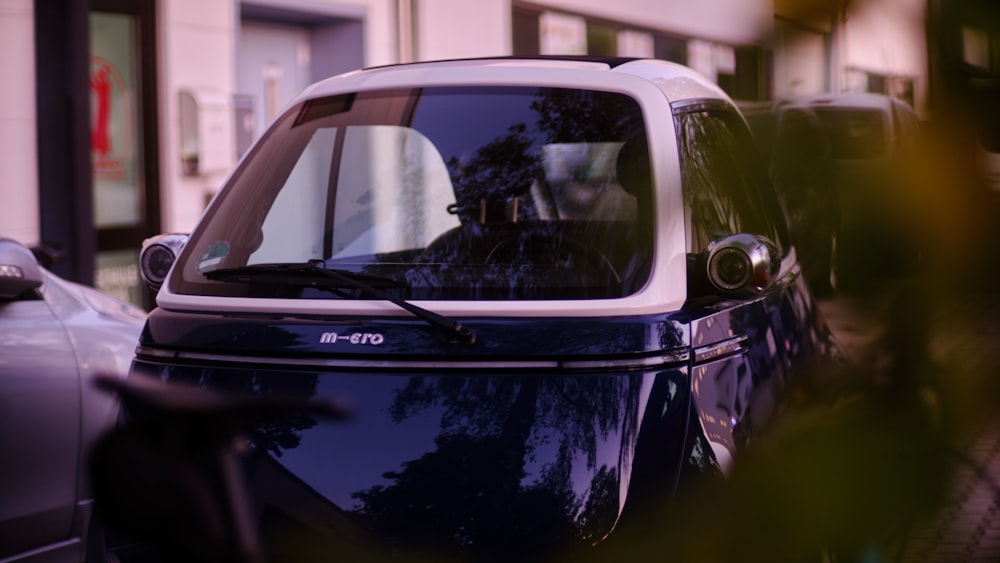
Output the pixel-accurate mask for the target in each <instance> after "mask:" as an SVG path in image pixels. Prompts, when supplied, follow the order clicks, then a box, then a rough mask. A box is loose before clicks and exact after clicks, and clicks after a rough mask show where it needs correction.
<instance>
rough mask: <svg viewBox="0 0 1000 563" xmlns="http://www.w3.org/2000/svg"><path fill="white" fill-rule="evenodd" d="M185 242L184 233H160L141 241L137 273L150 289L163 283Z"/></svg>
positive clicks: (156, 287)
mask: <svg viewBox="0 0 1000 563" xmlns="http://www.w3.org/2000/svg"><path fill="white" fill-rule="evenodd" d="M186 242H187V236H186V235H160V236H157V237H154V238H151V239H148V240H146V241H144V242H143V245H142V252H141V253H140V254H139V273H140V274H141V275H142V280H143V281H144V282H146V285H148V286H149V287H151V288H152V289H159V287H160V286H161V285H163V282H164V281H165V280H166V279H167V274H169V273H170V268H171V267H173V265H174V261H176V260H177V256H178V254H180V251H181V249H182V248H184V243H186Z"/></svg>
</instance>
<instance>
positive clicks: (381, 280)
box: [204, 260, 476, 345]
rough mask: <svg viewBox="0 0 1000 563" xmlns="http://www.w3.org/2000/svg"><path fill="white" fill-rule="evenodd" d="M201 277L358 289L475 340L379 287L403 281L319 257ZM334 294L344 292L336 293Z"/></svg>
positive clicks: (461, 338)
mask: <svg viewBox="0 0 1000 563" xmlns="http://www.w3.org/2000/svg"><path fill="white" fill-rule="evenodd" d="M204 276H205V277H206V278H208V279H210V280H216V281H227V282H243V283H272V284H276V285H305V286H309V287H315V288H317V289H328V290H336V288H339V287H350V288H354V289H359V290H361V291H363V292H365V293H367V294H368V295H370V296H372V297H375V298H376V299H384V300H386V301H389V302H390V303H392V304H393V305H396V306H397V307H399V308H401V309H405V310H406V311H409V312H410V313H412V314H413V315H414V316H415V317H417V318H419V319H423V320H424V321H426V322H427V323H428V324H430V325H432V326H435V327H438V328H441V329H442V330H444V331H445V332H446V333H447V334H448V335H450V336H451V337H452V338H453V340H451V341H452V342H457V343H459V344H465V345H471V344H473V343H475V342H476V333H475V332H474V331H473V330H472V329H471V328H469V327H467V326H465V325H463V324H462V323H460V322H458V321H456V320H454V319H449V318H448V317H445V316H443V315H439V314H437V313H435V312H434V311H430V310H428V309H425V308H423V307H419V306H417V305H414V304H413V303H410V302H409V301H406V300H405V299H400V298H399V297H396V296H395V295H392V294H391V293H389V292H387V291H385V290H384V289H382V287H405V284H404V283H402V282H399V281H397V280H394V279H392V278H385V277H381V276H375V275H371V274H365V273H360V272H353V271H350V270H339V269H335V268H327V267H326V263H325V262H324V261H322V260H310V261H308V262H301V263H300V262H293V263H278V264H253V265H250V266H241V267H238V268H222V269H219V270H211V271H208V272H205V273H204ZM317 277H320V278H323V279H325V280H330V281H333V282H336V283H333V284H329V283H323V284H320V283H317V281H316V279H315V278H317ZM303 278H305V279H303ZM379 286H382V287H379ZM338 295H344V294H343V293H339V292H338Z"/></svg>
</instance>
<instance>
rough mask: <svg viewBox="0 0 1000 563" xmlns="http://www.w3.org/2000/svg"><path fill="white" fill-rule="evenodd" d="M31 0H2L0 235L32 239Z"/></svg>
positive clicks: (35, 225) (35, 217)
mask: <svg viewBox="0 0 1000 563" xmlns="http://www.w3.org/2000/svg"><path fill="white" fill-rule="evenodd" d="M34 29H35V22H34V11H33V7H32V0H0V69H3V81H4V84H5V87H3V88H0V236H3V237H10V238H14V239H17V240H19V241H21V242H23V243H25V244H29V245H31V244H35V243H37V242H38V240H39V238H40V237H41V225H40V218H39V211H38V149H37V137H38V136H37V119H36V118H35V59H34V57H33V56H32V54H33V53H34V52H35V34H34Z"/></svg>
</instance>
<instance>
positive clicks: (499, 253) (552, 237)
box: [485, 233, 622, 284]
mask: <svg viewBox="0 0 1000 563" xmlns="http://www.w3.org/2000/svg"><path fill="white" fill-rule="evenodd" d="M485 263H486V264H554V265H557V266H559V267H561V268H563V269H566V270H570V271H573V272H578V273H581V274H584V275H586V276H587V277H588V278H589V279H591V280H596V281H606V280H608V279H612V280H614V282H615V283H618V284H620V283H621V282H622V277H621V274H619V273H618V270H617V268H615V266H614V264H612V263H611V260H609V259H608V257H607V256H605V255H604V253H603V252H601V251H600V250H597V249H596V248H594V247H593V246H591V245H589V244H584V243H582V242H580V241H578V240H576V239H574V238H572V237H570V236H567V235H565V234H561V233H556V234H549V233H531V234H528V235H526V236H521V237H519V236H508V237H505V238H503V239H501V240H500V241H499V242H498V243H496V245H494V246H493V248H492V250H490V252H489V254H487V256H486V260H485Z"/></svg>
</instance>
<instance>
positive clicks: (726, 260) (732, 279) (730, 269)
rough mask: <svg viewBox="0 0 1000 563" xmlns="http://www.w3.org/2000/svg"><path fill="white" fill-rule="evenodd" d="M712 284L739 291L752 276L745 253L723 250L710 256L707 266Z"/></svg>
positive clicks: (733, 249) (751, 266)
mask: <svg viewBox="0 0 1000 563" xmlns="http://www.w3.org/2000/svg"><path fill="white" fill-rule="evenodd" d="M708 275H709V277H710V278H711V280H712V282H713V283H714V284H715V285H716V286H718V287H720V288H722V289H726V290H735V289H741V288H744V287H746V286H747V285H748V283H749V282H750V279H751V276H753V264H752V263H751V262H750V257H749V256H747V254H746V252H743V251H742V250H740V249H738V248H723V249H721V250H719V252H716V253H715V254H714V255H713V256H712V260H711V262H709V264H708Z"/></svg>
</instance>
